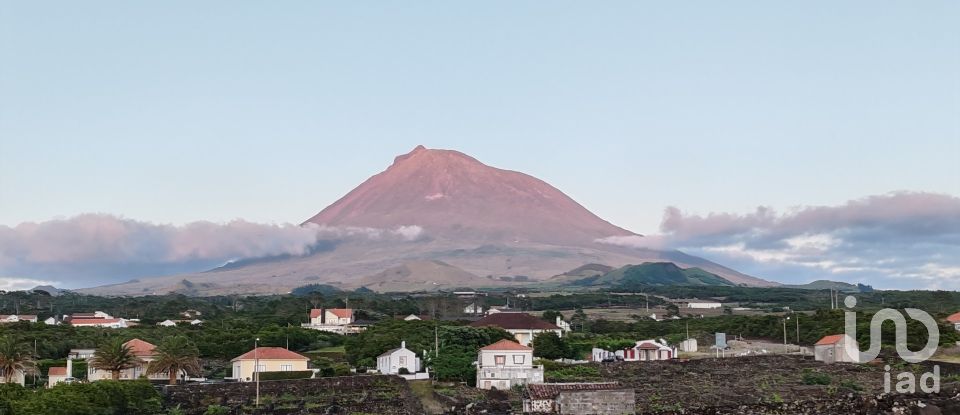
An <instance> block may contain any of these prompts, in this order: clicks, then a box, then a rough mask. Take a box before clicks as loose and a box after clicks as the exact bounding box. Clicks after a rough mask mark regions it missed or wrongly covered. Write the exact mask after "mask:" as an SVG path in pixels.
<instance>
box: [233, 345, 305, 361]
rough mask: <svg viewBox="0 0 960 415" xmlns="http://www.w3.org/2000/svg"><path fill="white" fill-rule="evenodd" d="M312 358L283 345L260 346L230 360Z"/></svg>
mask: <svg viewBox="0 0 960 415" xmlns="http://www.w3.org/2000/svg"><path fill="white" fill-rule="evenodd" d="M254 359H261V360H310V359H309V358H307V357H306V356H304V355H302V354H299V353H295V352H291V351H289V350H287V349H284V348H282V347H258V348H256V349H253V350H251V351H249V352H246V353H244V354H242V355H240V356H237V357H234V358H233V359H231V360H230V361H231V362H233V361H236V360H254Z"/></svg>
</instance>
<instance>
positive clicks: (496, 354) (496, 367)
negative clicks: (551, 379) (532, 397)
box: [477, 340, 543, 390]
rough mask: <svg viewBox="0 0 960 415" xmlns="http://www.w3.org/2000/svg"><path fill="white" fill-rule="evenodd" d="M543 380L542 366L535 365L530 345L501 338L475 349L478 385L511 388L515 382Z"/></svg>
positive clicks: (517, 383) (502, 388) (538, 381)
mask: <svg viewBox="0 0 960 415" xmlns="http://www.w3.org/2000/svg"><path fill="white" fill-rule="evenodd" d="M542 382H543V366H542V365H538V366H534V364H533V348H532V347H529V346H524V345H522V344H520V343H517V342H515V341H511V340H500V341H498V342H496V343H494V344H491V345H489V346H485V347H482V348H480V351H479V352H478V353H477V387H478V388H480V389H494V388H496V389H500V390H504V389H510V388H511V387H513V386H514V385H526V384H528V383H542Z"/></svg>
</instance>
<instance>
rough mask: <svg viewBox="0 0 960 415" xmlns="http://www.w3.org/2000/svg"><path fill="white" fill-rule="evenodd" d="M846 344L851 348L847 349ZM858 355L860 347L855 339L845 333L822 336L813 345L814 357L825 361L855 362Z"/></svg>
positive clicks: (857, 359)
mask: <svg viewBox="0 0 960 415" xmlns="http://www.w3.org/2000/svg"><path fill="white" fill-rule="evenodd" d="M848 345H849V346H850V347H851V349H852V350H850V351H848V350H847V346H848ZM859 355H860V347H859V345H857V341H856V340H854V338H853V337H851V336H850V335H847V334H831V335H829V336H824V337H823V338H822V339H820V340H819V341H817V343H816V344H815V345H814V346H813V356H814V358H815V359H816V360H818V361H821V362H825V363H835V362H848V363H857V362H858V361H859Z"/></svg>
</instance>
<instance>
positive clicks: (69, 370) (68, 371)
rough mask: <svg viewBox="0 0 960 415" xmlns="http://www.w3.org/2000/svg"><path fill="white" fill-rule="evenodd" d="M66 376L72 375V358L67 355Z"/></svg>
mask: <svg viewBox="0 0 960 415" xmlns="http://www.w3.org/2000/svg"><path fill="white" fill-rule="evenodd" d="M67 377H68V378H72V377H73V359H72V358H69V357H68V358H67Z"/></svg>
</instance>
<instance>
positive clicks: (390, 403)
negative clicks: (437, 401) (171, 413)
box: [164, 375, 424, 415]
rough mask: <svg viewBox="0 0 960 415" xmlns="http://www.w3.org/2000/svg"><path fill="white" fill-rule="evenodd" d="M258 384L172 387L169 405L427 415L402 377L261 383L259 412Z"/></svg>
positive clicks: (196, 409) (199, 410) (255, 414)
mask: <svg viewBox="0 0 960 415" xmlns="http://www.w3.org/2000/svg"><path fill="white" fill-rule="evenodd" d="M255 395H256V384H255V383H253V382H244V383H215V384H191V385H177V386H167V387H165V388H164V403H165V404H166V406H167V407H177V406H179V407H180V409H181V410H183V411H184V413H185V414H187V415H200V414H203V413H204V412H205V411H206V410H207V407H208V406H210V405H221V406H225V407H227V408H229V409H230V413H231V414H251V415H262V414H278V415H294V414H330V415H340V414H354V413H361V414H385V415H414V414H417V415H419V414H423V413H424V411H423V408H422V406H421V404H420V401H419V400H418V399H417V398H416V397H415V396H414V395H413V392H412V391H411V390H410V386H409V385H407V381H405V380H403V378H400V377H399V376H380V375H367V376H345V377H334V378H320V379H298V380H275V381H263V382H260V407H259V409H258V408H255V407H254V398H255Z"/></svg>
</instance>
